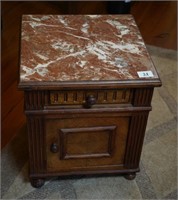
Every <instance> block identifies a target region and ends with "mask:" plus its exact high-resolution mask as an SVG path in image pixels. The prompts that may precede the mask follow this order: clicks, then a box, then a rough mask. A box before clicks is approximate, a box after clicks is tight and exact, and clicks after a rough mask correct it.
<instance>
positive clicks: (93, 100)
mask: <svg viewBox="0 0 178 200" xmlns="http://www.w3.org/2000/svg"><path fill="white" fill-rule="evenodd" d="M95 103H96V98H95V97H94V96H93V95H88V96H87V97H86V105H85V106H86V107H87V108H91V106H93V105H94V104H95Z"/></svg>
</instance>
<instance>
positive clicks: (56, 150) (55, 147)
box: [50, 143, 58, 153]
mask: <svg viewBox="0 0 178 200" xmlns="http://www.w3.org/2000/svg"><path fill="white" fill-rule="evenodd" d="M50 150H51V152H53V153H57V152H58V145H57V144H56V143H52V144H51V147H50Z"/></svg>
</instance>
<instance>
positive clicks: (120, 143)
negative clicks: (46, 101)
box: [46, 116, 129, 172]
mask: <svg viewBox="0 0 178 200" xmlns="http://www.w3.org/2000/svg"><path fill="white" fill-rule="evenodd" d="M128 127H129V117H112V116H110V117H108V116H103V117H102V118H101V117H96V116H95V117H92V118H91V117H84V116H83V117H82V118H70V119H69V118H68V119H47V120H46V140H47V147H46V152H47V170H48V172H62V171H71V170H73V171H75V170H99V169H100V170H101V169H120V168H121V167H122V166H123V162H124V153H125V148H126V140H127V134H128Z"/></svg>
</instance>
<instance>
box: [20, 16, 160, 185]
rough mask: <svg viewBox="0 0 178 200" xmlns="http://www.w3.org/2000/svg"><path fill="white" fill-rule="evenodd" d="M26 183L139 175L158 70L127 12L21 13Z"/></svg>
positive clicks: (21, 83) (21, 72)
mask: <svg viewBox="0 0 178 200" xmlns="http://www.w3.org/2000/svg"><path fill="white" fill-rule="evenodd" d="M20 58H21V59H20V80H19V88H20V89H22V90H23V91H24V104H25V108H24V109H25V114H26V117H27V127H28V144H29V162H30V172H29V176H30V180H31V183H32V185H33V186H34V187H41V186H42V185H43V184H44V182H45V178H47V177H51V176H63V175H79V174H113V173H114V174H123V175H124V176H125V177H126V178H127V179H133V178H134V177H135V175H136V172H138V171H139V160H140V155H141V151H142V145H143V140H144V134H145V129H146V124H147V119H148V114H149V111H150V110H151V100H152V95H153V90H154V87H158V86H161V81H160V79H159V76H158V74H157V72H156V69H155V67H154V65H153V63H152V61H151V59H150V56H149V54H148V52H147V50H146V47H145V44H144V42H143V40H142V37H141V35H140V32H139V30H138V28H137V26H136V23H135V21H134V19H133V17H132V16H131V15H24V16H23V17H22V31H21V55H20Z"/></svg>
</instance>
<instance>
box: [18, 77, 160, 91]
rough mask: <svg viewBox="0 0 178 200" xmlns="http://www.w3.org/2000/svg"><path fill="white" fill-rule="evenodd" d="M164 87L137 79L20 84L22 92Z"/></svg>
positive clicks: (158, 82) (153, 82) (150, 81)
mask: <svg viewBox="0 0 178 200" xmlns="http://www.w3.org/2000/svg"><path fill="white" fill-rule="evenodd" d="M161 85H162V83H161V80H160V79H159V78H157V79H149V80H148V79H147V80H144V79H141V80H139V79H137V80H122V81H118V80H115V81H52V82H50V81H46V82H44V81H41V82H38V81H33V82H32V81H31V82H19V84H18V88H19V89H22V90H28V89H29V90H31V89H32V90H39V89H42V90H43V89H68V88H69V89H72V88H75V89H77V88H86V89H89V88H90V89H94V88H98V89H99V88H122V87H126V88H128V87H129V88H131V87H132V88H133V87H135V88H136V87H150V86H152V87H160V86H161Z"/></svg>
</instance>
